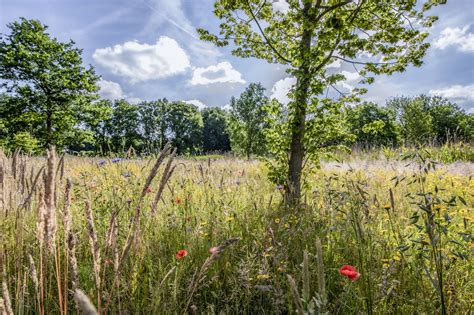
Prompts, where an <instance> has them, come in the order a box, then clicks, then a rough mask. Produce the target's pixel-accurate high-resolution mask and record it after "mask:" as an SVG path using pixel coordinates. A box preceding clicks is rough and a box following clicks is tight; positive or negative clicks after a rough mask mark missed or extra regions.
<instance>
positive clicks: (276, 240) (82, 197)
mask: <svg viewBox="0 0 474 315" xmlns="http://www.w3.org/2000/svg"><path fill="white" fill-rule="evenodd" d="M49 157H50V158H49V159H48V160H46V159H45V158H41V157H27V156H22V155H20V154H14V155H13V156H5V155H4V154H2V155H1V159H0V167H1V168H0V185H1V188H2V190H1V195H0V197H1V202H0V206H1V212H0V215H1V217H2V220H1V227H0V228H1V231H2V233H1V241H2V248H1V256H0V265H1V266H2V300H0V310H1V309H3V312H4V313H6V314H10V313H11V314H31V313H39V314H53V313H64V314H65V313H74V312H77V311H76V309H79V310H81V311H82V312H84V313H86V314H95V313H96V312H99V313H103V314H105V313H110V314H120V313H121V314H128V313H149V314H187V313H195V314H287V313H297V314H326V313H329V314H351V313H368V314H387V313H396V314H415V313H418V314H423V313H425V314H435V313H440V314H441V313H449V314H469V313H472V312H473V311H474V310H473V303H474V300H473V295H472V292H474V280H472V275H473V273H472V271H473V264H472V254H473V250H474V246H473V240H474V237H473V233H474V230H473V225H472V223H473V221H474V213H473V204H474V193H473V192H474V178H473V174H472V173H470V170H472V165H469V164H468V166H467V168H465V169H464V170H463V171H462V172H456V171H453V170H452V168H450V167H449V166H439V165H434V164H433V163H432V162H431V161H430V160H427V159H425V158H423V157H421V156H412V157H410V158H409V159H406V160H405V161H403V162H397V164H396V165H397V167H384V163H388V162H386V160H385V161H384V162H380V163H379V164H376V166H375V167H370V163H369V164H366V165H365V166H364V167H360V165H359V167H341V165H334V164H331V165H329V164H323V167H322V168H321V169H320V170H318V171H317V172H314V173H312V174H308V175H307V178H308V185H307V186H308V187H307V188H306V194H305V197H304V203H303V205H302V206H301V207H300V208H298V209H288V208H285V206H284V205H283V203H282V195H283V192H282V191H281V189H278V187H275V185H273V184H271V183H270V182H269V181H268V180H267V179H266V178H267V177H266V170H265V166H264V164H263V163H261V162H259V161H243V160H239V159H233V158H226V159H211V158H208V159H196V160H190V159H180V158H176V159H173V154H172V152H171V150H170V149H169V150H167V151H166V152H165V154H163V156H162V157H158V158H150V159H129V160H126V159H124V160H101V159H98V158H79V157H71V156H66V157H61V158H59V157H58V158H54V153H53V152H51V153H49ZM157 160H158V161H157ZM349 164H350V163H349ZM406 164H411V166H406V167H405V165H406ZM387 165H388V164H387ZM466 169H467V171H466ZM179 250H185V251H186V252H183V253H185V254H183V255H182V257H181V256H177V255H176V254H177V252H178V251H179ZM346 264H347V265H352V266H354V267H356V268H357V271H358V272H359V273H360V275H361V276H360V278H358V279H357V280H355V281H351V280H349V279H348V278H347V277H344V276H343V275H341V274H340V273H339V269H340V268H341V267H342V266H343V265H346Z"/></svg>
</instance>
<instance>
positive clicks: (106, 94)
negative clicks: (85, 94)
mask: <svg viewBox="0 0 474 315" xmlns="http://www.w3.org/2000/svg"><path fill="white" fill-rule="evenodd" d="M97 85H98V86H99V88H100V90H99V95H100V96H101V97H102V98H104V99H107V100H111V101H113V100H119V99H125V100H127V101H128V102H129V103H131V104H138V103H140V102H142V101H143V100H142V99H141V98H138V97H133V96H131V95H128V94H126V93H124V92H123V90H122V87H121V86H120V84H118V83H116V82H112V81H107V80H100V81H99V82H98V83H97Z"/></svg>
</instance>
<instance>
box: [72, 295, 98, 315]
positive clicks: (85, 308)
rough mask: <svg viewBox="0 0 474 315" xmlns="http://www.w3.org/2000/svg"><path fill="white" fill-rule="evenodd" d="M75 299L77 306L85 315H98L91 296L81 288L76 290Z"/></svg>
mask: <svg viewBox="0 0 474 315" xmlns="http://www.w3.org/2000/svg"><path fill="white" fill-rule="evenodd" d="M74 300H75V302H76V305H77V308H78V309H79V310H81V312H82V314H84V315H97V314H99V313H98V312H97V310H96V308H95V306H94V304H92V302H91V300H90V299H89V297H88V296H87V295H86V294H85V293H84V292H83V291H82V290H80V289H76V290H75V291H74Z"/></svg>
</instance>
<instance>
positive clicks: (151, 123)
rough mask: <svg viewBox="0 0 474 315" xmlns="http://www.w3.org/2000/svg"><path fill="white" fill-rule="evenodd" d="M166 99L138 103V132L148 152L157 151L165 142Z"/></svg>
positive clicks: (167, 106)
mask: <svg viewBox="0 0 474 315" xmlns="http://www.w3.org/2000/svg"><path fill="white" fill-rule="evenodd" d="M168 110H169V102H168V100H167V99H162V100H157V101H152V102H142V103H140V104H139V113H140V132H141V134H142V137H143V140H144V142H145V147H146V150H148V151H149V152H156V151H159V150H160V149H161V148H163V146H164V145H165V143H166V128H167V126H166V123H167V122H166V119H167V112H168Z"/></svg>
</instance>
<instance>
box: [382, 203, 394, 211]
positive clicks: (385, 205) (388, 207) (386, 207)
mask: <svg viewBox="0 0 474 315" xmlns="http://www.w3.org/2000/svg"><path fill="white" fill-rule="evenodd" d="M391 207H392V206H391V205H390V204H388V203H387V204H384V205H383V208H384V209H385V210H388V209H390V208H391Z"/></svg>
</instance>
